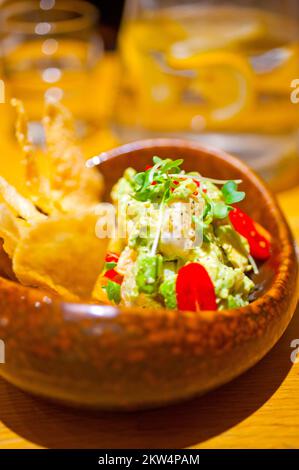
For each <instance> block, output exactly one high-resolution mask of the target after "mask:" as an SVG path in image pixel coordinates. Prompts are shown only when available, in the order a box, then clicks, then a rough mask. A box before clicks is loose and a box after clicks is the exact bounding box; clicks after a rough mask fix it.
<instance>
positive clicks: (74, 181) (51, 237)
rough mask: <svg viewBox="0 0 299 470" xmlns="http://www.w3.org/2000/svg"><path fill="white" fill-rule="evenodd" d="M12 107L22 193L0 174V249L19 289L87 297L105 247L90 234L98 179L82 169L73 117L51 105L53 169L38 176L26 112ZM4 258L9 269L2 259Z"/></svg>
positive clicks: (47, 126) (49, 129) (49, 141)
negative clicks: (22, 175) (20, 160)
mask: <svg viewBox="0 0 299 470" xmlns="http://www.w3.org/2000/svg"><path fill="white" fill-rule="evenodd" d="M13 105H14V106H15V107H16V110H17V124H16V137H17V140H18V142H19V144H20V146H21V148H22V150H23V153H24V163H25V182H26V188H27V191H26V194H25V195H21V194H20V193H19V192H18V191H17V190H16V188H14V187H13V186H12V185H10V184H9V183H8V182H7V181H6V180H5V179H4V178H2V177H1V176H0V239H1V240H0V242H1V249H2V250H3V251H4V252H5V253H6V254H7V255H8V257H9V259H10V263H11V267H12V270H13V273H14V275H15V276H16V278H17V279H18V280H19V281H20V282H21V283H22V284H24V285H27V286H32V287H42V288H45V289H47V290H48V291H51V292H53V293H55V294H58V295H60V296H62V297H64V298H66V299H69V300H79V299H84V298H85V299H88V298H89V297H90V296H91V292H92V289H93V286H94V283H95V281H96V278H97V276H98V273H99V271H101V268H102V264H103V261H102V259H104V252H105V251H106V248H107V243H108V240H103V239H98V238H97V237H96V235H95V227H96V223H97V220H98V217H99V216H98V215H97V214H98V213H99V212H96V209H97V208H98V207H99V206H100V204H99V200H100V199H99V196H100V193H101V190H102V177H101V175H100V174H99V173H98V171H97V170H92V171H91V170H90V169H87V168H86V167H85V159H84V157H83V155H82V154H81V152H80V149H79V147H78V146H77V143H76V141H75V137H74V129H73V120H72V116H71V114H70V113H69V112H68V111H67V110H66V109H65V108H64V107H63V106H62V105H60V104H53V103H52V104H48V106H47V115H46V117H45V119H44V124H45V131H46V141H47V145H48V150H47V156H48V158H49V160H50V167H51V172H50V176H49V175H48V176H46V175H44V174H40V170H39V165H38V162H37V156H36V153H35V151H34V149H33V146H32V144H31V142H30V139H29V137H28V124H27V118H26V114H25V110H24V107H23V105H22V103H21V102H20V101H17V100H14V101H13ZM1 203H2V204H1ZM101 253H102V256H101ZM9 259H8V261H9ZM2 260H5V265H6V266H5V272H8V270H7V258H6V257H5V256H4V257H3V258H2ZM0 262H1V258H0ZM0 268H1V266H0Z"/></svg>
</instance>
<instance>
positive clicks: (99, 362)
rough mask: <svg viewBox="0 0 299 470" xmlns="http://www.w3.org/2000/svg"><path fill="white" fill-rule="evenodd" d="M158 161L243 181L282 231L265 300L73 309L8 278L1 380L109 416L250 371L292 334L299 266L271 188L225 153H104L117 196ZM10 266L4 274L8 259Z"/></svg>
mask: <svg viewBox="0 0 299 470" xmlns="http://www.w3.org/2000/svg"><path fill="white" fill-rule="evenodd" d="M153 155H159V156H160V157H172V158H180V157H182V158H184V160H185V163H184V169H186V170H189V171H190V170H198V171H200V172H201V173H203V174H204V175H207V176H211V177H214V178H224V179H232V178H241V179H242V180H243V185H242V189H244V190H245V191H246V194H247V196H246V199H245V201H243V202H242V203H241V207H243V208H244V209H245V211H247V212H248V213H249V214H250V215H251V216H252V217H253V218H254V219H255V220H256V221H258V222H260V223H261V224H263V225H264V227H265V228H267V229H268V230H269V231H270V232H271V233H272V234H273V252H272V256H271V258H270V259H269V260H268V261H267V262H266V263H265V264H264V265H262V267H261V269H260V274H259V275H258V278H257V279H256V280H257V281H258V286H259V288H258V292H257V295H256V299H255V300H254V301H253V302H252V303H251V304H250V305H248V306H247V307H243V308H239V309H234V310H230V311H222V312H215V311H213V312H205V311H202V312H200V313H192V312H179V311H166V310H162V309H161V310H158V311H157V310H155V311H150V310H142V309H137V308H130V309H124V308H115V307H110V306H101V305H88V304H71V303H65V302H63V301H61V300H60V299H58V298H51V297H50V296H49V294H47V293H45V292H42V291H39V290H36V289H31V288H26V287H23V286H21V285H20V284H18V283H16V282H13V281H11V280H7V279H5V277H4V275H3V277H1V278H0V338H1V339H2V340H4V342H5V352H6V363H5V364H2V365H1V367H0V373H1V375H2V376H3V377H4V378H6V379H7V380H8V381H10V382H12V383H13V384H15V385H17V386H18V387H20V388H22V389H23V390H26V391H29V392H32V393H34V394H38V395H40V396H44V397H48V398H51V399H54V400H58V401H62V402H65V403H68V404H73V405H76V406H88V407H95V408H103V409H138V408H147V407H154V406H159V405H165V404H168V403H171V402H175V401H178V400H182V399H186V398H189V397H192V396H194V395H197V394H202V393H205V392H207V391H208V390H211V389H212V388H215V387H217V386H219V385H221V384H223V383H225V382H228V381H229V380H231V379H233V378H234V377H236V376H237V375H239V374H241V373H242V372H244V371H245V370H246V369H248V368H249V367H251V366H253V365H254V364H255V363H256V362H257V361H259V360H260V359H261V358H262V357H263V356H264V355H265V354H266V353H267V352H268V351H269V350H270V349H271V348H272V346H273V345H274V344H275V343H276V341H277V340H278V339H279V338H280V336H281V335H282V333H283V332H284V330H285V329H286V327H287V325H288V323H289V321H290V319H291V317H292V315H293V312H294V310H295V306H296V303H297V260H296V254H295V249H294V242H293V238H292V236H291V233H290V230H289V228H288V226H287V224H286V221H285V218H284V216H283V214H282V213H281V210H280V209H279V207H278V206H277V203H276V201H275V199H274V197H273V196H272V194H270V193H269V191H268V189H267V188H266V187H265V186H264V184H263V182H262V181H261V180H260V179H259V178H258V177H257V176H256V175H255V174H253V173H252V171H251V170H250V169H249V168H248V167H247V166H246V165H245V164H244V163H242V162H240V161H239V160H237V159H235V158H233V157H231V156H229V155H227V154H226V153H224V152H221V151H218V150H215V149H210V148H205V147H201V146H199V145H198V144H197V143H192V142H186V141H182V140H161V139H155V140H149V141H141V142H136V143H133V144H128V145H124V146H122V147H119V148H116V149H114V150H111V151H109V152H106V153H105V154H103V160H104V161H103V163H102V164H101V171H102V173H103V175H104V177H105V180H106V197H107V199H108V197H109V192H110V190H111V186H112V185H113V184H114V183H115V182H116V181H117V179H118V178H119V177H120V176H121V175H122V173H123V171H124V169H125V168H126V167H128V166H133V167H135V168H136V169H137V170H141V169H142V168H144V166H145V165H146V164H148V163H150V161H151V158H152V156H153ZM28 256H30V253H29V254H28ZM95 256H96V254H95ZM0 264H1V265H2V266H3V268H2V273H4V272H5V271H6V269H5V261H3V260H2V258H0ZM273 367H274V365H273Z"/></svg>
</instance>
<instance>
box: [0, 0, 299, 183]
mask: <svg viewBox="0 0 299 470" xmlns="http://www.w3.org/2000/svg"><path fill="white" fill-rule="evenodd" d="M0 26H1V29H0V46H1V48H0V51H1V52H0V54H1V62H0V78H2V79H3V80H4V82H5V92H6V96H5V103H4V104H1V105H0V132H1V137H2V139H1V141H2V142H1V143H0V151H1V153H2V157H1V158H2V160H4V161H6V162H8V160H9V161H11V159H12V155H13V154H15V155H17V152H16V150H13V149H14V148H15V147H14V146H15V143H14V139H13V123H14V119H15V116H14V113H13V111H12V110H11V107H10V105H9V99H10V97H12V96H16V97H18V98H20V99H22V100H23V101H24V104H25V106H26V110H27V113H28V116H29V121H30V134H31V138H32V140H33V141H34V142H35V144H36V145H37V146H38V147H42V145H43V132H42V127H41V125H40V119H41V116H42V113H43V108H44V101H45V99H54V100H61V101H62V102H63V103H65V104H66V105H67V106H68V107H69V108H70V109H71V111H72V112H73V114H74V116H75V118H76V130H77V134H78V137H79V138H80V139H81V142H82V146H83V149H84V152H85V154H86V157H90V156H92V155H94V154H97V153H99V152H101V151H104V150H107V149H109V148H111V147H113V146H115V145H117V144H118V143H122V142H129V141H133V140H136V139H139V138H148V137H161V136H176V137H177V136H178V137H183V138H191V139H196V140H198V141H200V142H202V143H204V144H208V145H213V146H215V147H219V148H222V149H224V150H226V151H228V152H230V153H233V154H235V155H238V156H240V157H241V158H243V159H244V160H245V161H247V162H248V163H249V164H250V165H251V166H252V167H253V168H255V169H256V171H257V172H259V173H260V174H261V175H262V176H263V177H264V178H266V179H267V181H268V182H269V183H270V185H271V186H272V188H273V189H274V190H277V191H281V190H283V189H285V188H290V187H292V186H294V185H295V184H297V182H298V179H299V178H298V175H299V170H298V155H299V132H298V127H299V104H297V105H296V104H294V103H292V102H291V98H290V96H291V92H292V87H291V85H292V82H293V80H295V79H298V78H299V2H298V1H297V0H284V1H280V0H259V1H257V0H243V1H241V0H227V1H223V0H180V1H179V0H126V1H122V0H109V1H107V0H99V1H93V2H87V1H84V0H26V1H24V0H15V1H10V0H7V1H5V0H2V1H1V0H0ZM6 158H7V160H6ZM16 158H17V157H16ZM12 168H13V171H12ZM20 171H21V170H20ZM3 172H4V176H6V177H8V179H12V178H15V177H17V170H16V169H15V167H12V165H9V164H6V165H5V168H4V170H3ZM12 173H13V174H12Z"/></svg>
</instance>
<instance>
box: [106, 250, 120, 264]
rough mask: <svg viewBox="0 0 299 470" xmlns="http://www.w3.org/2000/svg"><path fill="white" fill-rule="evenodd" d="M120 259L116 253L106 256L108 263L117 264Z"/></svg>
mask: <svg viewBox="0 0 299 470" xmlns="http://www.w3.org/2000/svg"><path fill="white" fill-rule="evenodd" d="M118 259H119V255H118V254H116V253H112V251H110V252H108V253H107V255H106V256H105V261H106V263H117V262H118Z"/></svg>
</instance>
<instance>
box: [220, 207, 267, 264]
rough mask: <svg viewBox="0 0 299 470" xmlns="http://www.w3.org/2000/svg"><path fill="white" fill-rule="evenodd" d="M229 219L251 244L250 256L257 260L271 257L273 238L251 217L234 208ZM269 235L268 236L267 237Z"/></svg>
mask: <svg viewBox="0 0 299 470" xmlns="http://www.w3.org/2000/svg"><path fill="white" fill-rule="evenodd" d="M229 219H230V221H231V223H232V225H233V227H234V229H235V230H236V232H238V233H239V234H240V235H242V236H243V237H245V238H246V239H247V241H248V243H249V248H250V254H251V256H253V258H255V259H259V260H266V259H268V258H269V257H270V255H271V241H270V239H271V236H270V234H269V232H267V231H266V229H264V228H263V227H262V228H260V227H261V226H260V225H259V224H257V223H256V222H254V221H253V220H252V219H251V217H249V215H247V214H245V212H243V211H241V210H240V209H239V208H234V209H233V210H232V211H230V213H229ZM265 233H267V236H265Z"/></svg>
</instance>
